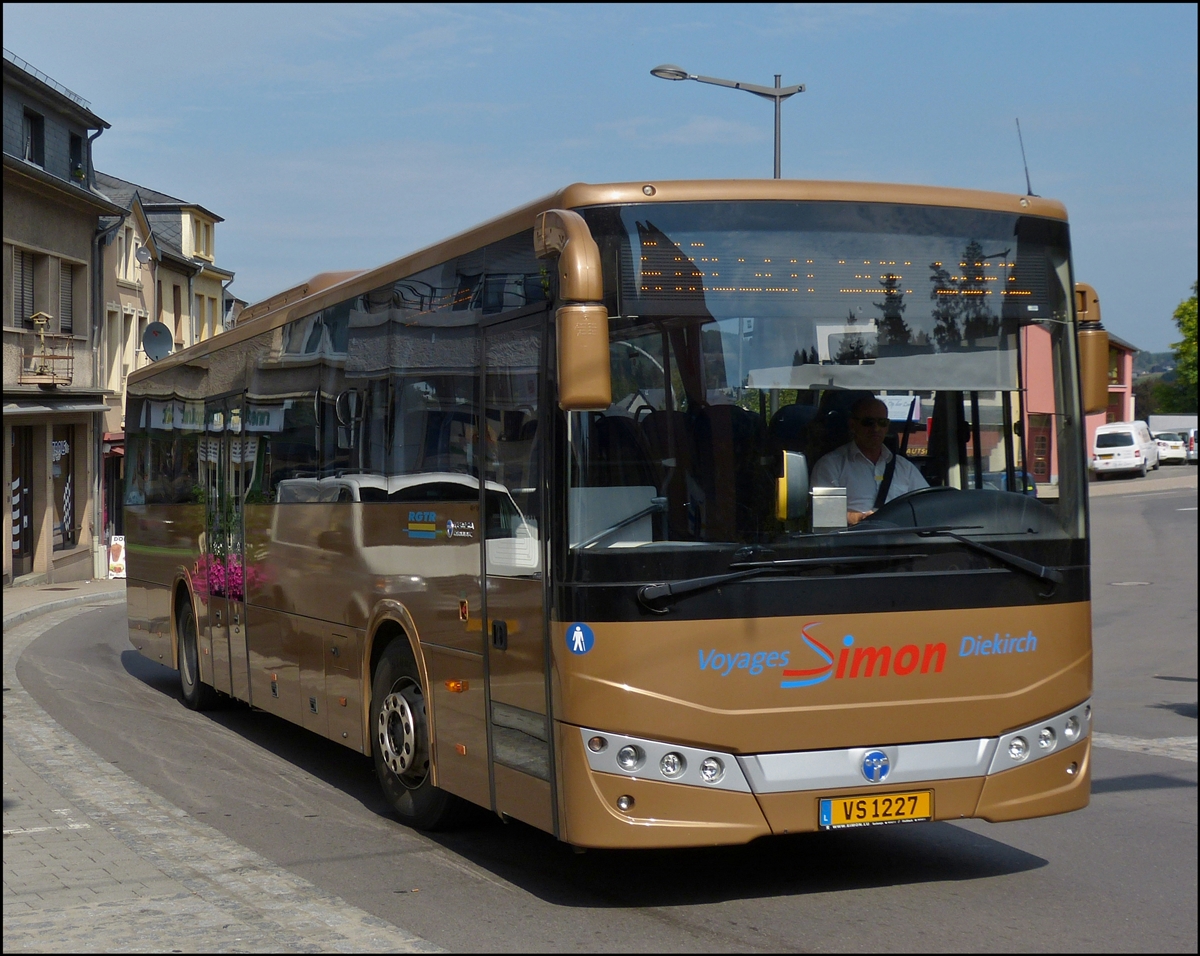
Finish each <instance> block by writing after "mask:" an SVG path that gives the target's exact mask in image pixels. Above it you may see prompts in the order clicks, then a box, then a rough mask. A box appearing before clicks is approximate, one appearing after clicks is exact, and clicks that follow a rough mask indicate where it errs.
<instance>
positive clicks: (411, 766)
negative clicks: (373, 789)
mask: <svg viewBox="0 0 1200 956" xmlns="http://www.w3.org/2000/svg"><path fill="white" fill-rule="evenodd" d="M424 725H425V696H424V694H422V693H421V688H420V687H419V686H418V685H416V684H414V683H413V682H412V681H409V680H407V679H405V681H403V682H402V683H401V685H399V686H398V687H397V688H396V689H394V690H393V691H392V692H391V693H390V694H388V695H387V697H385V698H384V699H383V706H382V707H380V709H379V723H378V725H377V727H376V736H377V737H378V741H379V753H380V755H381V756H382V758H383V762H384V763H385V764H386V765H387V766H388V768H389V769H390V770H391V771H392V773H394V774H395V775H396V776H397V778H399V779H400V781H401V782H402V783H404V784H405V785H406V786H415V785H417V784H419V783H420V782H421V781H422V780H423V779H424V778H425V775H426V773H428V771H429V757H428V755H427V754H426V753H425V747H424V736H425V735H424V729H425V727H424Z"/></svg>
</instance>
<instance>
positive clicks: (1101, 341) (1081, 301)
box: [1075, 282, 1108, 415]
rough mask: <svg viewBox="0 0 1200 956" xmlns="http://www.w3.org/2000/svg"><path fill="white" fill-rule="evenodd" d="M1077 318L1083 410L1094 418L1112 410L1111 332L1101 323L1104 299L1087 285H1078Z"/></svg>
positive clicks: (1076, 298)
mask: <svg viewBox="0 0 1200 956" xmlns="http://www.w3.org/2000/svg"><path fill="white" fill-rule="evenodd" d="M1075 319H1076V326H1075V330H1076V331H1075V334H1076V338H1077V341H1078V343H1079V384H1080V390H1081V391H1082V393H1083V411H1084V414H1085V415H1091V414H1093V413H1094V412H1102V411H1104V410H1105V409H1107V408H1108V333H1107V332H1106V331H1105V330H1104V326H1103V325H1101V324H1100V297H1099V296H1097V295H1096V290H1095V289H1093V288H1092V287H1091V286H1090V285H1088V284H1087V283H1086V282H1076V283H1075Z"/></svg>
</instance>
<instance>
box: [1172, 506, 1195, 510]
mask: <svg viewBox="0 0 1200 956" xmlns="http://www.w3.org/2000/svg"><path fill="white" fill-rule="evenodd" d="M1175 510H1176V511H1195V510H1196V506H1195V505H1192V506H1191V507H1190V508H1176V509H1175Z"/></svg>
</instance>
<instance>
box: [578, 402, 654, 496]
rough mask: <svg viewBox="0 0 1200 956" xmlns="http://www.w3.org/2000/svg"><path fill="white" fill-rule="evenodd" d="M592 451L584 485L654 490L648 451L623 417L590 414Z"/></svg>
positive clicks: (637, 430)
mask: <svg viewBox="0 0 1200 956" xmlns="http://www.w3.org/2000/svg"><path fill="white" fill-rule="evenodd" d="M590 426H591V428H592V429H593V441H592V448H593V449H594V451H595V454H593V455H592V456H591V457H590V458H589V459H588V462H587V470H586V473H585V476H584V478H585V483H586V484H587V485H589V486H591V487H611V486H614V485H635V486H645V485H650V486H654V487H657V482H656V481H655V477H656V476H655V474H654V466H653V464H652V463H651V459H650V449H649V447H648V446H647V444H646V439H645V438H644V437H643V435H642V432H641V429H640V428H638V426H637V423H636V422H634V420H633V419H632V418H626V417H625V416H624V415H602V414H598V413H597V414H593V415H592V416H591V419H590Z"/></svg>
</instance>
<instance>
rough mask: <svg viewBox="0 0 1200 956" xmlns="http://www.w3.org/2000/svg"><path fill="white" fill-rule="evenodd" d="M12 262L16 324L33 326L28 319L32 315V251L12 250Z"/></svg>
mask: <svg viewBox="0 0 1200 956" xmlns="http://www.w3.org/2000/svg"><path fill="white" fill-rule="evenodd" d="M13 263H14V265H15V266H16V269H15V271H16V273H17V275H16V280H17V281H16V283H15V285H16V288H15V289H14V290H13V291H14V292H15V293H16V302H15V303H14V304H15V305H16V308H17V316H16V318H17V322H16V324H17V325H23V326H26V327H27V328H32V327H33V322H31V321H30V319H31V318H32V316H33V253H32V252H26V251H25V250H24V249H14V250H13Z"/></svg>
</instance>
